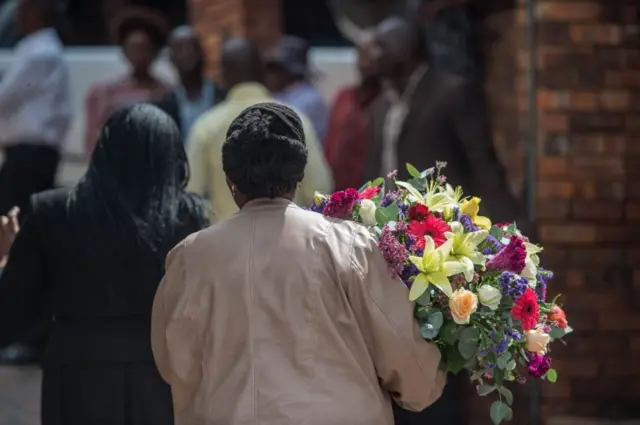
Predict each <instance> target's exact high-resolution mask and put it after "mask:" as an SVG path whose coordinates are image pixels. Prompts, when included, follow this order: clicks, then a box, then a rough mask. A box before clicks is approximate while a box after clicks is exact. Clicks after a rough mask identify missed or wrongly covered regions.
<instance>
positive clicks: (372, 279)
mask: <svg viewBox="0 0 640 425" xmlns="http://www.w3.org/2000/svg"><path fill="white" fill-rule="evenodd" d="M350 266H351V271H352V273H351V278H350V279H349V282H348V284H347V296H348V298H349V302H350V304H351V307H352V309H353V312H354V315H355V317H356V321H357V322H358V325H359V327H360V328H361V329H362V332H363V336H364V338H365V341H366V343H367V346H368V348H369V352H370V353H371V357H372V359H373V362H374V365H375V368H376V372H377V374H378V377H379V378H380V381H381V385H382V387H383V388H384V389H385V390H387V391H388V392H389V393H390V394H391V396H392V397H393V398H394V399H395V401H396V402H397V403H398V404H399V405H400V406H401V407H402V408H404V409H407V410H411V411H421V410H424V409H425V408H426V407H427V406H429V405H431V404H432V403H433V402H435V401H436V400H437V399H438V398H439V397H440V395H441V394H442V389H443V388H444V384H445V381H446V375H445V373H444V372H442V371H441V370H440V369H439V364H440V351H439V350H438V347H437V346H436V345H434V344H431V343H428V342H427V341H425V340H424V339H423V338H422V336H421V335H420V329H419V328H418V324H417V323H416V321H415V319H414V316H413V310H414V305H413V303H412V302H410V301H409V291H408V289H407V288H406V286H405V285H404V284H403V283H402V281H400V279H398V278H392V277H391V276H390V273H389V269H388V266H387V263H386V262H385V261H384V259H383V258H382V254H381V253H380V249H379V248H378V246H377V243H376V241H375V239H374V238H373V236H371V234H370V233H369V230H368V229H366V228H364V227H362V228H359V229H357V230H356V234H355V235H354V239H353V246H352V253H351V256H350Z"/></svg>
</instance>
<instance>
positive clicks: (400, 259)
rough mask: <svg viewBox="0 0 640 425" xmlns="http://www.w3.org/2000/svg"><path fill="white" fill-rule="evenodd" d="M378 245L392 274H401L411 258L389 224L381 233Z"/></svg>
mask: <svg viewBox="0 0 640 425" xmlns="http://www.w3.org/2000/svg"><path fill="white" fill-rule="evenodd" d="M378 247H379V248H380V251H382V256H383V257H384V259H385V260H386V261H387V264H388V265H389V268H390V269H391V274H392V276H394V277H396V276H400V275H401V274H402V270H404V263H405V262H406V261H407V260H408V259H409V253H408V252H407V249H406V248H405V247H404V246H403V245H402V244H401V243H400V242H398V240H397V239H396V238H395V236H393V233H392V232H391V229H389V226H385V227H384V229H383V230H382V234H381V235H380V241H379V242H378Z"/></svg>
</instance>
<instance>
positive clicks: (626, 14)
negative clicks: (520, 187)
mask: <svg viewBox="0 0 640 425" xmlns="http://www.w3.org/2000/svg"><path fill="white" fill-rule="evenodd" d="M633 3H635V5H634V4H633ZM637 8H638V5H637V2H633V1H622V0H599V1H596V0H590V1H589V0H580V1H576V0H572V1H569V0H564V1H562V0H555V1H539V2H538V5H537V17H538V35H539V40H538V58H537V59H538V63H537V69H538V71H539V74H538V82H539V86H538V88H537V99H538V114H539V138H538V151H539V162H538V165H539V168H538V190H537V195H538V208H537V211H538V217H539V225H540V236H541V239H542V243H543V244H544V245H545V248H546V249H545V255H544V259H543V261H544V263H543V264H545V265H547V266H549V268H551V269H553V270H554V271H556V278H555V280H554V282H553V289H552V291H551V293H550V296H553V295H555V294H557V293H562V294H563V300H564V302H565V306H566V311H567V313H568V315H569V318H570V321H571V324H572V325H573V327H574V328H575V330H576V332H575V333H574V334H573V335H572V336H571V337H570V338H569V339H568V342H569V345H568V347H558V349H557V350H555V351H554V352H553V356H554V362H555V367H556V369H557V370H558V373H559V379H558V382H557V383H556V384H555V385H551V384H544V385H543V404H544V412H545V414H546V416H547V418H548V420H549V421H548V423H553V421H552V419H553V418H554V417H557V416H562V415H571V416H597V415H599V414H601V413H602V410H603V409H605V408H614V409H615V406H613V405H611V403H608V402H610V400H612V399H616V398H626V399H633V398H635V399H636V400H637V399H638V397H640V368H638V367H637V366H636V365H637V364H638V361H637V358H638V356H639V355H640V347H639V345H640V344H638V341H637V335H638V334H639V333H640V314H639V310H638V307H639V306H640V302H639V301H640V250H639V249H638V248H639V247H638V244H637V242H636V240H637V237H638V236H640V173H639V172H638V169H637V166H638V165H639V164H640V101H639V100H638V99H637V96H635V95H633V93H634V92H636V91H637V90H638V89H639V88H640V49H639V48H638V40H639V39H638V21H637V18H638V9H637ZM634 338H635V340H634ZM634 341H635V342H634Z"/></svg>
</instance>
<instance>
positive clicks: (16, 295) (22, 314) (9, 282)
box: [0, 198, 48, 348]
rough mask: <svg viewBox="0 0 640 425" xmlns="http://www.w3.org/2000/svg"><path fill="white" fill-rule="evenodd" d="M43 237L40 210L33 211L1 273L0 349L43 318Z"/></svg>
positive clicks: (44, 297)
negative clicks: (38, 211)
mask: <svg viewBox="0 0 640 425" xmlns="http://www.w3.org/2000/svg"><path fill="white" fill-rule="evenodd" d="M34 202H35V201H33V198H32V204H33V203H34ZM40 238H41V233H40V225H39V216H38V213H37V212H36V213H31V214H29V217H27V218H26V219H25V221H24V223H23V224H22V227H21V229H20V231H19V232H18V234H17V235H16V237H15V240H14V241H13V245H12V246H11V250H10V252H9V257H8V261H7V264H6V265H5V267H4V270H3V271H2V275H1V276H0V348H4V347H6V346H7V345H9V344H11V343H13V342H15V341H16V340H17V339H18V338H20V337H21V336H22V335H24V334H25V333H26V332H28V331H29V330H30V329H31V328H32V327H33V326H35V325H36V324H37V323H38V321H39V320H41V319H42V312H43V309H44V308H45V306H46V301H47V296H48V291H47V271H46V269H45V254H44V252H43V250H44V248H43V245H42V242H41V239H40Z"/></svg>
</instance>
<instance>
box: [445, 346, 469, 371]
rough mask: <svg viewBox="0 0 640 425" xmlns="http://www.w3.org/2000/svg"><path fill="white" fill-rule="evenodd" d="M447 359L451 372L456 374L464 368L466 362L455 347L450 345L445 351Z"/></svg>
mask: <svg viewBox="0 0 640 425" xmlns="http://www.w3.org/2000/svg"><path fill="white" fill-rule="evenodd" d="M445 357H446V359H447V369H448V370H449V372H451V373H453V374H456V373H458V372H460V371H461V370H462V369H463V368H464V364H465V363H466V360H465V359H464V358H463V357H462V356H461V355H460V352H459V350H458V349H457V348H456V346H455V345H450V346H448V347H447V348H446V349H445Z"/></svg>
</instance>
